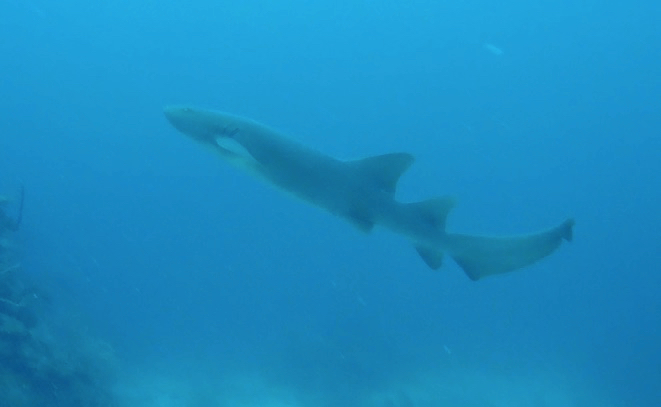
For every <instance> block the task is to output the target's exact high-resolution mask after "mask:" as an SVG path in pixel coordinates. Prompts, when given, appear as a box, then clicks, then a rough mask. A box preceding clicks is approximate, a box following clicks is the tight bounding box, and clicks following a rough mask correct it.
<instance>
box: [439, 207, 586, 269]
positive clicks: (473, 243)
mask: <svg viewBox="0 0 661 407" xmlns="http://www.w3.org/2000/svg"><path fill="white" fill-rule="evenodd" d="M573 226H574V220H573V219H567V220H565V221H564V222H563V223H561V224H560V225H558V226H556V227H554V228H551V229H549V230H546V231H542V232H538V233H533V234H529V235H522V236H504V237H491V236H470V235H462V234H448V235H447V238H448V245H447V248H446V250H447V251H448V253H449V254H450V256H451V257H452V259H454V261H455V262H456V263H457V264H458V265H459V266H460V267H461V268H462V269H463V270H464V272H465V273H466V274H467V275H468V277H469V278H470V279H471V280H474V281H475V280H479V279H481V278H483V277H486V276H490V275H494V274H502V273H507V272H509V271H514V270H517V269H520V268H522V267H525V266H528V265H531V264H533V263H535V262H536V261H538V260H541V259H543V258H544V257H546V256H548V255H549V254H551V253H553V252H554V251H555V250H556V249H557V248H558V246H560V243H562V241H563V240H566V241H571V240H572V238H573V232H572V228H573Z"/></svg>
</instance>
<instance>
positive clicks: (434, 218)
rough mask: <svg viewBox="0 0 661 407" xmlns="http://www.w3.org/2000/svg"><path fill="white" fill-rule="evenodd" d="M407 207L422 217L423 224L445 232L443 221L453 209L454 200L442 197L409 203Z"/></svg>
mask: <svg viewBox="0 0 661 407" xmlns="http://www.w3.org/2000/svg"><path fill="white" fill-rule="evenodd" d="M407 206H409V207H410V208H412V209H413V210H415V211H416V212H417V214H418V216H420V217H422V218H423V219H424V220H425V222H427V223H428V224H430V225H432V226H433V227H434V228H436V229H438V230H445V220H446V218H447V217H448V213H450V211H451V210H452V208H454V199H453V198H452V197H448V196H444V197H440V198H432V199H427V200H426V201H421V202H413V203H409V204H407Z"/></svg>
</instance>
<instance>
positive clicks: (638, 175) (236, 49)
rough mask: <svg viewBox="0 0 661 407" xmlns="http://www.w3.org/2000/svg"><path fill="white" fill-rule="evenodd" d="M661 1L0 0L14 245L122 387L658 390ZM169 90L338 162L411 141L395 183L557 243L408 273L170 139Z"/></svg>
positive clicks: (353, 398) (170, 390)
mask: <svg viewBox="0 0 661 407" xmlns="http://www.w3.org/2000/svg"><path fill="white" fill-rule="evenodd" d="M660 19H661V5H660V4H659V3H658V2H652V1H641V2H634V3H631V2H629V3H622V2H613V1H593V0H586V1H580V2H576V1H555V2H548V1H546V2H525V1H507V2H487V1H484V0H479V1H478V0H465V1H457V2H438V1H430V0H409V1H391V0H383V1H375V0H352V1H329V0H320V1H316V2H311V1H302V0H280V1H255V0H247V1H241V2H238V1H236V2H225V1H210V0H189V1H181V0H160V1H153V0H143V1H128V0H115V1H99V2H90V1H82V0H62V1H58V2H50V1H47V0H1V1H0V112H1V113H0V118H1V120H0V187H1V190H0V193H7V194H10V195H12V194H15V191H17V190H18V188H19V186H20V185H23V186H24V187H25V191H26V201H25V210H24V218H23V224H22V227H21V230H20V233H19V236H18V238H19V242H20V245H21V249H20V250H21V254H22V265H23V267H24V268H25V271H26V272H27V273H29V275H30V277H31V279H32V280H33V281H36V282H37V283H38V284H39V285H40V286H41V287H42V290H43V291H45V292H48V296H49V304H50V306H51V307H54V308H57V309H58V310H59V312H58V315H59V317H58V318H60V319H61V320H62V321H64V322H63V323H66V324H68V325H69V328H70V329H73V330H76V331H84V332H89V333H90V335H94V336H95V337H97V338H101V339H102V340H103V341H105V342H107V343H108V344H109V345H110V346H111V347H112V349H113V353H114V355H115V356H116V359H117V361H118V364H119V367H118V370H119V371H120V374H119V376H120V378H119V380H118V382H117V383H114V384H113V386H114V387H115V388H116V391H117V394H118V396H117V397H118V403H120V405H131V406H138V407H152V406H153V407H170V406H172V407H174V406H195V407H202V406H227V407H253V406H254V407H259V406H273V407H275V406H282V407H299V406H300V407H308V406H310V407H317V406H319V407H325V406H347V407H353V406H361V407H362V406H365V407H372V406H374V407H382V406H383V407H386V406H387V407H418V406H421V407H431V406H494V407H501V406H502V407H505V406H507V407H509V406H513V407H519V406H534V407H556V406H563V407H565V406H650V407H654V406H659V405H661V387H660V385H659V383H661V346H660V345H659V344H661V295H660V294H659V288H660V287H661V273H659V264H660V263H661V232H660V231H661V211H659V203H660V202H661V193H660V192H659V191H660V188H659V187H660V186H661V138H660V137H659V129H660V128H661V79H660V78H661V76H659V72H661V58H660V57H659V53H658V49H659V46H660V45H661V31H659V30H658V27H657V25H658V21H660ZM179 103H186V104H192V105H199V106H205V107H210V108H215V109H219V110H225V111H230V112H233V113H236V114H240V115H244V116H247V117H250V118H254V119H256V120H259V121H261V122H263V123H267V124H268V125H270V126H272V127H275V128H277V129H279V130H281V131H283V132H284V133H286V134H288V135H289V136H290V137H292V138H294V139H296V140H297V141H300V142H301V143H304V144H306V145H309V146H313V147H315V148H318V149H319V150H321V151H323V152H325V153H328V154H329V155H332V156H335V157H338V158H343V159H351V158H360V157H367V156H371V155H377V154H383V153H388V152H397V151H405V152H409V153H412V154H413V155H415V157H416V162H415V164H414V165H413V167H412V168H411V169H410V170H409V171H408V172H407V173H406V174H404V176H403V177H402V179H401V180H400V184H399V188H398V194H397V196H398V199H400V200H402V201H417V200H422V199H425V198H429V197H433V196H439V195H452V196H454V197H456V199H457V202H458V203H457V207H456V209H455V210H454V211H453V212H452V214H451V215H450V218H449V220H448V222H449V223H448V229H449V230H452V231H457V232H464V233H477V234H482V233H484V234H496V235H498V234H511V233H527V232H532V231H536V230H539V229H543V228H546V227H550V226H552V225H555V224H557V223H558V222H560V221H562V220H563V219H565V218H566V217H568V216H571V217H574V218H575V219H576V227H575V231H574V241H573V242H572V243H571V244H565V245H563V246H562V247H561V248H560V249H559V250H558V251H557V252H556V253H554V254H553V255H552V256H550V257H549V258H547V259H544V260H543V261H541V262H540V263H538V264H535V265H533V266H530V267H527V268H526V269H524V270H521V271H516V272H513V273H509V274H506V275H502V276H495V277H491V278H487V279H484V280H481V281H479V282H472V281H470V280H469V279H468V278H466V276H465V275H464V274H463V272H462V271H461V269H460V268H459V267H458V266H456V265H455V264H454V263H452V262H451V261H450V260H448V261H447V262H446V264H445V265H444V266H443V268H442V269H441V270H440V271H437V272H433V271H430V270H429V269H427V267H426V266H425V265H424V263H423V262H422V261H421V260H420V259H419V258H418V256H417V254H416V253H415V250H414V249H413V248H412V247H411V245H410V243H408V242H407V241H406V240H405V239H403V238H402V237H400V236H397V235H394V234H391V233H390V232H387V231H385V230H383V229H378V228H377V229H376V230H374V231H373V232H372V233H371V234H370V235H367V236H366V235H363V234H362V233H360V232H358V231H356V230H354V229H353V228H352V227H351V226H350V225H348V224H347V223H345V222H343V221H342V220H340V219H338V218H336V217H333V216H332V215H329V214H327V213H325V212H323V211H320V210H318V209H317V208H314V207H310V206H307V205H305V204H303V203H300V202H297V201H295V200H291V199H290V198H289V197H287V196H286V195H283V194H281V193H280V192H279V191H277V190H274V189H272V188H269V187H267V186H265V185H263V184H262V183H260V182H257V181H255V180H253V179H252V178H251V177H249V176H246V175H245V174H242V173H240V172H239V171H237V170H235V169H234V168H232V167H230V166H228V165H226V163H224V162H222V161H221V160H219V159H218V158H217V157H215V156H214V155H213V154H210V153H209V152H207V151H205V150H204V149H202V148H200V146H198V145H196V144H195V143H193V142H191V141H190V140H189V139H187V138H186V137H184V136H182V135H181V134H179V133H178V132H177V131H176V130H175V129H174V128H172V127H171V126H170V125H169V123H168V122H167V121H166V119H165V117H164V116H163V113H162V109H163V107H164V106H165V105H169V104H179ZM61 323H62V322H61ZM0 363H1V361H0ZM1 399H2V396H1V395H0V405H3V404H2V403H3V401H2V400H1ZM5 403H6V401H5ZM54 405H56V404H54ZM57 405H61V404H57ZM3 407H4V405H3ZM12 407H13V406H12ZM19 407H20V406H19Z"/></svg>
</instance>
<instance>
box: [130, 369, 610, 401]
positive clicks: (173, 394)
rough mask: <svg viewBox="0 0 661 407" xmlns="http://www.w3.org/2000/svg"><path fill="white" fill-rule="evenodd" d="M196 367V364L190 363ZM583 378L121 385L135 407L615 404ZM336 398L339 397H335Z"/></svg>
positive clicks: (194, 379)
mask: <svg viewBox="0 0 661 407" xmlns="http://www.w3.org/2000/svg"><path fill="white" fill-rule="evenodd" d="M189 368H190V366H189ZM588 387H590V386H589V385H588V384H586V383H585V382H583V381H581V380H574V379H572V378H571V375H562V374H553V375H551V374H531V373H526V374H512V373H503V372H493V371H479V370H475V369H473V370H470V369H453V370H446V371H441V372H431V373H425V374H420V375H417V376H416V377H411V378H410V379H408V380H404V381H401V382H398V383H391V384H390V385H388V386H387V388H383V389H378V390H374V389H370V390H368V391H365V392H363V393H360V394H353V395H350V396H349V397H345V398H344V400H345V401H343V402H342V403H341V404H342V405H341V406H338V404H340V403H338V402H337V397H336V396H337V394H333V389H326V390H325V391H324V392H320V393H318V394H309V393H308V394H305V393H304V392H302V391H300V390H297V389H296V388H283V387H278V386H275V385H273V384H270V383H268V382H266V381H265V380H264V379H263V378H261V377H260V375H259V374H256V373H250V372H248V373H241V374H236V375H233V376H232V377H231V378H228V377H227V375H225V376H224V377H219V376H215V375H208V374H206V375H202V374H196V373H195V372H193V371H191V370H188V371H186V370H185V369H182V370H181V371H178V372H176V373H174V372H172V371H170V372H167V371H165V370H159V371H145V370H144V369H143V370H140V371H138V370H136V371H135V372H134V373H133V374H132V375H129V376H127V377H126V380H125V381H124V383H123V384H122V385H120V386H119V388H118V393H119V396H120V399H121V400H122V402H123V403H125V405H126V406H127V407H128V406H132V407H331V406H332V407H445V406H447V407H579V406H599V407H610V406H614V404H611V403H609V402H607V400H605V398H606V397H604V396H603V395H602V396H599V394H598V392H597V391H595V389H594V388H593V387H592V388H588ZM330 400H335V401H330Z"/></svg>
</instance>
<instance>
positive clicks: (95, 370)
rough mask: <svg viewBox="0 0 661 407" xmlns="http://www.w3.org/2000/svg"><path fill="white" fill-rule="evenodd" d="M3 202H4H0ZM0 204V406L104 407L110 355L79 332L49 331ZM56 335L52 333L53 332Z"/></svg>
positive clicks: (110, 401) (109, 398)
mask: <svg viewBox="0 0 661 407" xmlns="http://www.w3.org/2000/svg"><path fill="white" fill-rule="evenodd" d="M3 202H6V201H4V200H3ZM3 206H4V205H0V407H32V406H35V407H36V406H39V407H50V406H67V407H78V406H80V407H82V406H86V407H108V406H115V405H116V403H115V400H114V396H113V394H112V391H111V389H112V384H113V380H114V363H115V362H114V356H113V352H112V349H111V348H110V347H109V346H108V345H107V344H105V343H103V342H101V341H99V340H96V339H94V338H92V337H90V336H89V335H87V334H84V333H77V334H75V335H66V340H65V339H64V338H63V335H61V334H60V333H59V330H60V329H61V328H59V327H58V328H57V329H55V327H54V326H53V325H52V319H51V318H50V317H51V314H49V310H48V308H49V303H48V301H46V300H44V299H43V298H44V295H43V293H42V292H40V291H39V290H38V288H37V287H36V285H35V284H31V283H30V281H29V278H28V276H27V275H26V274H25V273H24V270H23V268H22V267H21V263H20V261H19V260H20V259H19V256H18V255H17V248H16V243H15V229H17V227H10V226H12V225H13V226H18V222H17V221H16V220H15V219H12V218H10V217H9V216H7V215H6V213H5V211H4V208H3ZM56 332H57V333H56Z"/></svg>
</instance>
